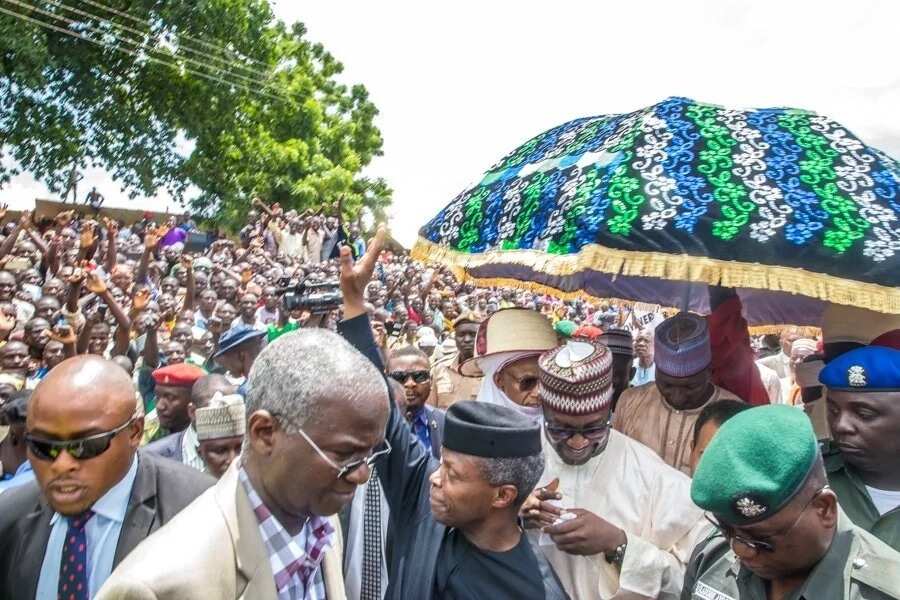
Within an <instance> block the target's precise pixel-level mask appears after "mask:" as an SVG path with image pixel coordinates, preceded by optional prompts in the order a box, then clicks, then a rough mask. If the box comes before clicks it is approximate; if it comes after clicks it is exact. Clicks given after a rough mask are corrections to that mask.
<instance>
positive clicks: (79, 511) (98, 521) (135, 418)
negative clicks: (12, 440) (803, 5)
mask: <svg viewBox="0 0 900 600" xmlns="http://www.w3.org/2000/svg"><path fill="white" fill-rule="evenodd" d="M136 409H137V406H136V402H135V390H134V386H133V384H132V382H131V380H130V378H129V377H128V375H127V374H126V373H125V372H124V371H123V370H122V369H120V368H118V367H117V366H116V365H115V364H114V363H112V362H109V361H106V360H103V359H102V358H100V357H98V356H91V355H84V356H79V357H75V358H71V359H69V360H67V361H65V362H63V363H61V364H59V365H58V366H57V367H56V368H55V369H53V371H52V372H51V373H50V374H48V375H47V377H46V378H45V379H44V380H43V381H42V382H41V383H40V385H38V387H37V389H35V391H34V393H33V395H32V398H31V401H30V403H29V406H28V417H27V420H26V434H25V440H26V445H27V448H28V459H29V460H30V461H31V464H32V466H33V468H34V472H35V477H36V479H37V481H36V482H35V483H31V484H28V485H25V486H22V487H20V488H17V489H15V490H10V491H8V492H6V493H4V494H3V495H2V496H0V599H6V598H15V599H16V600H19V599H31V598H35V597H38V598H49V597H66V598H70V597H71V598H76V599H78V600H81V599H85V600H86V599H87V598H90V597H92V596H93V595H94V594H96V592H97V591H98V590H99V589H100V586H101V585H102V584H103V582H104V581H105V580H106V578H107V577H109V574H110V572H111V571H112V569H113V568H114V567H115V566H116V565H117V564H118V563H119V562H120V561H121V560H122V559H123V558H124V557H125V556H126V555H127V554H128V553H129V552H131V550H132V549H134V547H135V546H137V544H138V543H139V542H141V541H142V540H143V539H144V538H146V537H147V536H148V535H149V534H150V533H151V532H152V531H155V530H156V529H158V528H159V527H160V526H161V525H163V524H164V523H166V522H167V521H168V520H170V519H171V518H172V517H173V516H174V515H175V514H176V513H178V512H179V511H180V510H181V509H182V508H184V507H185V506H187V505H188V504H189V503H190V502H191V501H193V500H194V498H196V497H197V496H199V495H200V494H201V493H202V492H203V491H204V490H205V489H206V488H208V487H210V486H211V485H212V484H213V483H215V481H214V480H213V479H212V478H210V477H208V476H206V475H203V474H202V473H199V472H197V471H195V470H193V469H190V468H187V467H184V466H183V465H179V464H177V463H175V462H172V461H165V460H161V459H159V458H157V457H155V456H152V455H149V454H142V455H140V456H138V454H137V448H138V445H139V443H140V440H141V437H142V435H143V429H144V422H143V416H142V414H141V413H140V412H139V411H136Z"/></svg>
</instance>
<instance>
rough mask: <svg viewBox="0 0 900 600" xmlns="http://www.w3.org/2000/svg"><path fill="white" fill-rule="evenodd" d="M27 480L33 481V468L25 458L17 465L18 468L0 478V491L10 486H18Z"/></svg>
mask: <svg viewBox="0 0 900 600" xmlns="http://www.w3.org/2000/svg"><path fill="white" fill-rule="evenodd" d="M29 481H34V469H32V468H31V463H30V462H28V461H27V460H26V461H25V462H23V463H22V464H21V465H19V468H18V469H16V472H15V473H13V474H12V475H11V476H9V477H5V478H4V479H2V480H0V492H3V491H6V490H8V489H10V488H14V487H19V486H20V485H24V484H26V483H28V482H29Z"/></svg>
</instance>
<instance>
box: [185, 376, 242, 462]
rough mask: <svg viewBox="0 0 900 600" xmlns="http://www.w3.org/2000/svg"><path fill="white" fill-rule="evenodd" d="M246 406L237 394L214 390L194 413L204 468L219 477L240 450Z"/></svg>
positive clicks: (199, 450)
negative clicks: (214, 393)
mask: <svg viewBox="0 0 900 600" xmlns="http://www.w3.org/2000/svg"><path fill="white" fill-rule="evenodd" d="M246 416H247V408H246V407H245V406H244V397H243V396H241V395H239V394H229V395H227V396H225V395H223V394H222V393H221V392H216V395H215V396H213V398H212V400H210V401H209V405H208V406H205V407H203V408H198V409H197V410H196V411H195V413H194V420H195V426H196V428H197V440H198V441H199V442H200V446H199V448H198V449H197V452H198V453H199V454H200V456H201V457H202V458H203V461H204V462H205V463H206V469H207V471H208V472H209V473H210V474H211V475H212V476H213V477H215V478H216V479H220V478H221V477H222V475H224V474H225V471H227V470H228V467H229V465H231V463H232V462H234V459H235V458H237V457H238V456H239V455H240V454H241V445H242V444H243V443H244V430H245V428H246Z"/></svg>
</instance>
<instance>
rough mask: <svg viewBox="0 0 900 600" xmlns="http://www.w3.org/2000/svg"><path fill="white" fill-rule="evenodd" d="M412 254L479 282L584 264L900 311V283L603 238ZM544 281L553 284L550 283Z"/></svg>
mask: <svg viewBox="0 0 900 600" xmlns="http://www.w3.org/2000/svg"><path fill="white" fill-rule="evenodd" d="M411 256H412V257H413V258H414V259H416V260H420V261H423V262H436V263H440V264H442V265H445V266H447V267H450V268H451V270H452V271H453V272H454V274H455V275H457V277H460V278H461V279H468V280H473V279H474V280H476V281H479V282H486V281H488V280H486V279H478V278H474V277H471V276H470V275H468V273H467V270H469V269H475V268H478V267H484V266H488V265H494V264H511V265H520V266H523V267H528V268H530V269H532V270H534V271H538V272H541V273H547V274H548V275H555V276H560V277H565V276H569V275H573V274H575V273H578V272H579V271H582V270H593V271H599V272H602V273H607V274H610V275H612V276H613V277H615V276H616V275H619V274H621V275H628V276H633V277H656V278H658V279H668V280H675V281H692V282H697V283H705V284H707V285H721V286H724V287H734V288H738V287H741V288H754V289H761V290H769V291H779V292H786V293H789V294H800V295H803V296H807V297H810V298H818V299H819V300H824V301H826V302H831V303H834V304H844V305H848V306H856V307H858V308H865V309H868V310H872V311H875V312H880V313H890V314H900V288H891V287H885V286H881V285H877V284H874V283H864V282H860V281H853V280H850V279H843V278H841V277H835V276H833V275H826V274H823V273H814V272H812V271H807V270H805V269H798V268H793V267H782V266H774V265H761V264H758V263H753V264H750V263H738V262H733V261H724V260H718V259H715V258H708V257H703V256H690V255H687V254H665V253H662V252H631V251H627V250H617V249H613V248H606V247H604V246H600V245H598V244H589V245H587V246H585V247H583V248H582V249H581V251H579V252H578V253H577V254H547V253H546V252H541V251H538V250H491V251H489V252H484V253H481V254H468V253H466V252H459V251H456V250H453V249H451V248H447V247H446V246H439V245H438V244H435V243H433V242H430V241H428V240H426V239H424V238H422V237H419V239H418V241H416V244H415V246H414V247H413V249H412V252H411ZM495 281H500V279H495ZM507 281H514V280H512V279H508V280H507ZM515 281H516V285H517V286H519V287H521V285H522V284H523V283H524V284H530V282H519V281H518V280H515ZM498 285H500V284H498ZM503 285H507V284H503ZM544 287H545V288H547V289H553V288H552V287H551V286H544ZM555 293H572V294H575V295H576V296H577V295H578V292H562V291H561V290H557V291H556V292H555ZM582 294H583V293H582Z"/></svg>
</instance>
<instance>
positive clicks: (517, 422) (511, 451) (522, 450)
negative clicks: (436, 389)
mask: <svg viewBox="0 0 900 600" xmlns="http://www.w3.org/2000/svg"><path fill="white" fill-rule="evenodd" d="M444 447H445V448H449V449H450V450H453V451H455V452H461V453H463V454H469V455H471V456H481V457H483V458H521V457H524V456H534V455H536V454H538V453H540V451H541V426H540V424H538V423H535V422H534V421H533V420H532V419H531V418H529V417H526V416H525V415H523V414H522V413H520V412H519V411H517V410H515V409H513V408H509V407H506V406H500V405H497V404H488V403H487V402H476V401H474V400H463V401H460V402H457V403H455V404H454V405H453V406H451V407H450V408H449V409H447V419H446V422H445V425H444Z"/></svg>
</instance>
